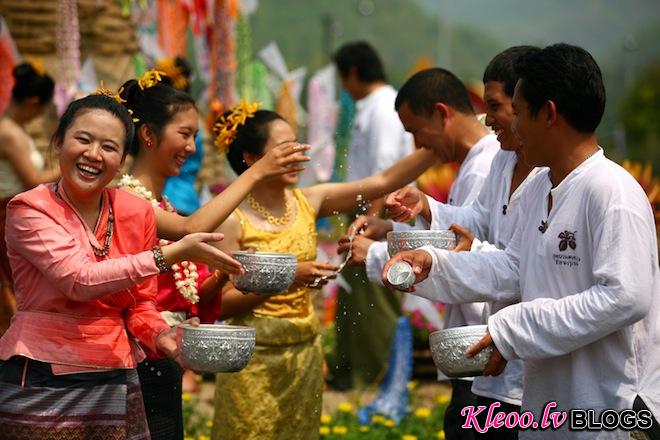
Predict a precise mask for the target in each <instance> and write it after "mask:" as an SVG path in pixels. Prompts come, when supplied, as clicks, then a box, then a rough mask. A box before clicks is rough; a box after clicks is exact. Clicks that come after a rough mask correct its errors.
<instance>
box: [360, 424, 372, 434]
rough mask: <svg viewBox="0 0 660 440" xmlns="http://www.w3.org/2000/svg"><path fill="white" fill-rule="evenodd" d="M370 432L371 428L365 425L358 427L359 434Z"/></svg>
mask: <svg viewBox="0 0 660 440" xmlns="http://www.w3.org/2000/svg"><path fill="white" fill-rule="evenodd" d="M370 430H371V428H369V427H368V426H366V425H362V426H360V432H369V431H370Z"/></svg>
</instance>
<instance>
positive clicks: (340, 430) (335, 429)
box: [332, 425, 348, 435]
mask: <svg viewBox="0 0 660 440" xmlns="http://www.w3.org/2000/svg"><path fill="white" fill-rule="evenodd" d="M347 432H348V428H347V427H345V426H342V425H339V426H333V427H332V433H333V434H338V435H344V434H346V433H347Z"/></svg>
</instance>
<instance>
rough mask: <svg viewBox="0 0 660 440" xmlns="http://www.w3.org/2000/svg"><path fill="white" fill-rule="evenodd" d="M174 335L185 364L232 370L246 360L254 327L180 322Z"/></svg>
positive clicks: (207, 369) (251, 350)
mask: <svg viewBox="0 0 660 440" xmlns="http://www.w3.org/2000/svg"><path fill="white" fill-rule="evenodd" d="M176 337H177V343H178V345H179V348H180V349H181V359H182V360H183V364H184V366H185V367H186V368H189V369H191V370H194V371H198V372H201V373H222V372H234V371H240V370H242V369H243V368H245V366H246V365H247V364H248V362H250V359H251V358H252V354H253V353H254V345H255V342H256V330H255V329H254V328H252V327H243V326H238V325H210V324H202V325H200V326H199V327H193V326H191V325H190V324H181V325H180V326H178V327H177V329H176Z"/></svg>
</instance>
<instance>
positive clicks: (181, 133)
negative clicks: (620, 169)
mask: <svg viewBox="0 0 660 440" xmlns="http://www.w3.org/2000/svg"><path fill="white" fill-rule="evenodd" d="M198 119H199V118H198V114H197V110H196V109H195V108H194V107H190V108H187V109H185V110H181V111H180V112H178V113H176V114H175V115H174V117H173V118H172V120H171V121H170V122H169V123H168V124H167V125H166V126H165V128H164V129H163V132H162V133H161V136H160V139H159V140H160V142H159V143H158V146H157V147H156V148H155V150H154V152H155V153H156V154H155V159H156V160H157V164H158V169H159V170H160V172H161V173H162V174H163V175H165V176H178V175H179V173H181V166H182V165H183V163H184V162H185V161H186V159H187V158H188V156H190V155H191V154H193V153H194V152H195V135H196V134H197V128H198V127H197V121H198Z"/></svg>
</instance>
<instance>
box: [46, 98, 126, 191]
mask: <svg viewBox="0 0 660 440" xmlns="http://www.w3.org/2000/svg"><path fill="white" fill-rule="evenodd" d="M125 136H126V131H125V128H124V125H123V124H122V122H121V121H120V120H119V119H118V118H117V117H116V116H114V115H113V114H111V113H109V112H107V111H106V110H101V109H86V110H81V111H80V112H78V114H77V115H75V117H74V120H73V122H72V123H71V125H70V126H69V128H68V129H67V130H66V132H65V133H64V138H63V139H62V140H61V141H59V142H56V143H55V144H54V146H53V148H54V152H55V154H56V155H57V156H58V157H59V164H60V170H61V172H62V186H63V187H64V188H65V190H66V192H67V195H68V196H69V197H70V198H72V199H78V200H90V199H93V198H95V197H99V196H100V195H101V192H102V191H103V189H104V188H105V187H106V186H107V185H108V184H109V183H110V182H111V181H112V179H113V178H114V177H115V175H116V174H117V172H119V169H120V168H121V166H122V163H123V161H124V159H123V158H124V154H123V153H124V148H125V145H124V142H125Z"/></svg>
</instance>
